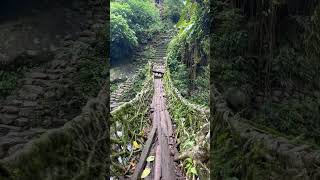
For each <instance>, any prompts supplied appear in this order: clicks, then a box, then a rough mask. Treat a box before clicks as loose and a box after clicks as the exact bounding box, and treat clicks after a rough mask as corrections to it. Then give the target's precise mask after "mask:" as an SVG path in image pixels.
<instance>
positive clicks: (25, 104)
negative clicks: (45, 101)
mask: <svg viewBox="0 0 320 180" xmlns="http://www.w3.org/2000/svg"><path fill="white" fill-rule="evenodd" d="M35 106H38V103H37V102H36V101H24V102H23V107H35Z"/></svg>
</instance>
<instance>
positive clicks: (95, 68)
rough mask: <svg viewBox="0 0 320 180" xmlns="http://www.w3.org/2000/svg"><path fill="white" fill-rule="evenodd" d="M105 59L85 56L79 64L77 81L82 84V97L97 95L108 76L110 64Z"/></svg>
mask: <svg viewBox="0 0 320 180" xmlns="http://www.w3.org/2000/svg"><path fill="white" fill-rule="evenodd" d="M105 61H106V60H105V59H99V58H83V59H81V61H80V64H79V67H80V68H79V72H78V76H77V81H78V82H79V84H80V87H79V89H78V93H79V94H80V97H82V98H84V99H88V98H89V97H95V96H96V95H97V93H98V92H99V90H100V89H101V87H102V86H103V85H104V84H105V83H106V79H107V78H108V66H107V64H106V62H105Z"/></svg>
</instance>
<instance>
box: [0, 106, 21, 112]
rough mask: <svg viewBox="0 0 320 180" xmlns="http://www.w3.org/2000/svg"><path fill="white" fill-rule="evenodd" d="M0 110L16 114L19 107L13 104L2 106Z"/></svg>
mask: <svg viewBox="0 0 320 180" xmlns="http://www.w3.org/2000/svg"><path fill="white" fill-rule="evenodd" d="M1 112H3V113H8V114H16V113H18V112H19V109H18V108H17V107H15V106H5V107H3V108H2V110H1Z"/></svg>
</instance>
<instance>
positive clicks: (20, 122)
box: [15, 118, 29, 127]
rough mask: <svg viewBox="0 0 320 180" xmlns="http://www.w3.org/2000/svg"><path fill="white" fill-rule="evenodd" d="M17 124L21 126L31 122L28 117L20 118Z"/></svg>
mask: <svg viewBox="0 0 320 180" xmlns="http://www.w3.org/2000/svg"><path fill="white" fill-rule="evenodd" d="M15 124H16V125H17V126H19V127H25V126H28V124H29V119H27V118H18V119H17V120H16V122H15Z"/></svg>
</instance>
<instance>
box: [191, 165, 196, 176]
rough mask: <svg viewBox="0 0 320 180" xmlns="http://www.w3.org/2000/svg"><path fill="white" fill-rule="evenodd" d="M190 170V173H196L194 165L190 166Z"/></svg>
mask: <svg viewBox="0 0 320 180" xmlns="http://www.w3.org/2000/svg"><path fill="white" fill-rule="evenodd" d="M190 172H191V173H192V174H195V175H198V173H197V170H196V168H195V167H192V168H191V169H190Z"/></svg>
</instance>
